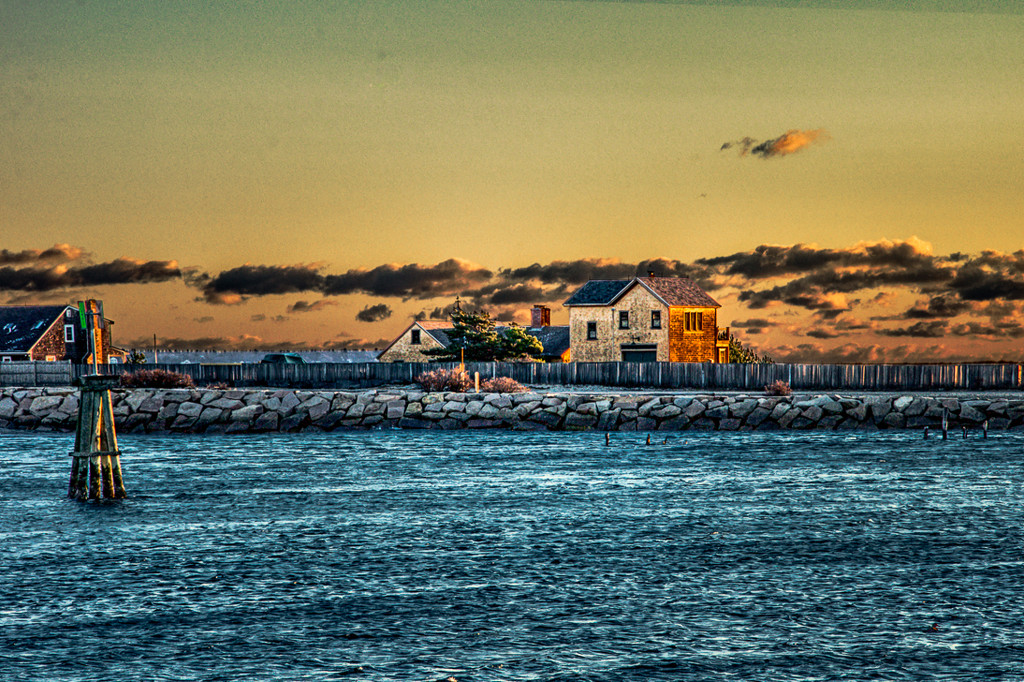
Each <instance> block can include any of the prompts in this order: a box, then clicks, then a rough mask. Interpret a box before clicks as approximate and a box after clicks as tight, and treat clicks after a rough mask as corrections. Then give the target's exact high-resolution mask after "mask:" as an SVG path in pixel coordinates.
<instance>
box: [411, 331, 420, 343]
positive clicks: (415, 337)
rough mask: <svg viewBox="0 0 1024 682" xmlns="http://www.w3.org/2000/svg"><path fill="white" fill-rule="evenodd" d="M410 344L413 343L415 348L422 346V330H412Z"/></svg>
mask: <svg viewBox="0 0 1024 682" xmlns="http://www.w3.org/2000/svg"><path fill="white" fill-rule="evenodd" d="M409 343H411V344H412V345H414V346H418V345H420V330H419V329H413V330H412V332H411V333H410V338H409Z"/></svg>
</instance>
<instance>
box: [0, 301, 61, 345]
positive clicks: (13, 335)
mask: <svg viewBox="0 0 1024 682" xmlns="http://www.w3.org/2000/svg"><path fill="white" fill-rule="evenodd" d="M66 309H67V306H66V305H12V306H0V353H27V352H28V351H29V349H30V348H32V346H33V344H35V342H36V341H38V340H39V337H40V336H42V335H43V334H44V333H45V332H46V330H47V328H48V327H49V326H50V325H51V324H53V322H54V320H56V319H57V318H58V317H60V316H61V315H63V314H64V311H65V310H66Z"/></svg>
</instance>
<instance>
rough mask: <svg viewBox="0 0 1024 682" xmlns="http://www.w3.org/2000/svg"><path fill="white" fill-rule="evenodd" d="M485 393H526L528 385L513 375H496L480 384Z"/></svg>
mask: <svg viewBox="0 0 1024 682" xmlns="http://www.w3.org/2000/svg"><path fill="white" fill-rule="evenodd" d="M480 390H481V391H483V392H484V393H525V392H526V386H523V385H522V384H521V383H519V382H518V381H516V380H515V379H512V378H511V377H495V378H493V379H488V380H487V381H485V382H483V383H482V384H480Z"/></svg>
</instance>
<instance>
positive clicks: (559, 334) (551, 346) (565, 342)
mask: <svg viewBox="0 0 1024 682" xmlns="http://www.w3.org/2000/svg"><path fill="white" fill-rule="evenodd" d="M525 331H526V333H527V334H529V335H530V336H533V337H536V338H537V340H538V341H540V345H542V346H544V353H543V357H545V358H556V357H560V356H561V355H562V353H564V352H565V351H567V350H569V325H559V326H555V327H527V328H526V330H525Z"/></svg>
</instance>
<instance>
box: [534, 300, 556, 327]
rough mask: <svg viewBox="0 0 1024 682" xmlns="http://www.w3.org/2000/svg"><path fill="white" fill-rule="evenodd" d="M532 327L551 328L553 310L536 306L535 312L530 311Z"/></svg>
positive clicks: (543, 306)
mask: <svg viewBox="0 0 1024 682" xmlns="http://www.w3.org/2000/svg"><path fill="white" fill-rule="evenodd" d="M530 326H531V327H550V326H551V308H548V307H547V306H546V305H535V306H533V310H531V311H530Z"/></svg>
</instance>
